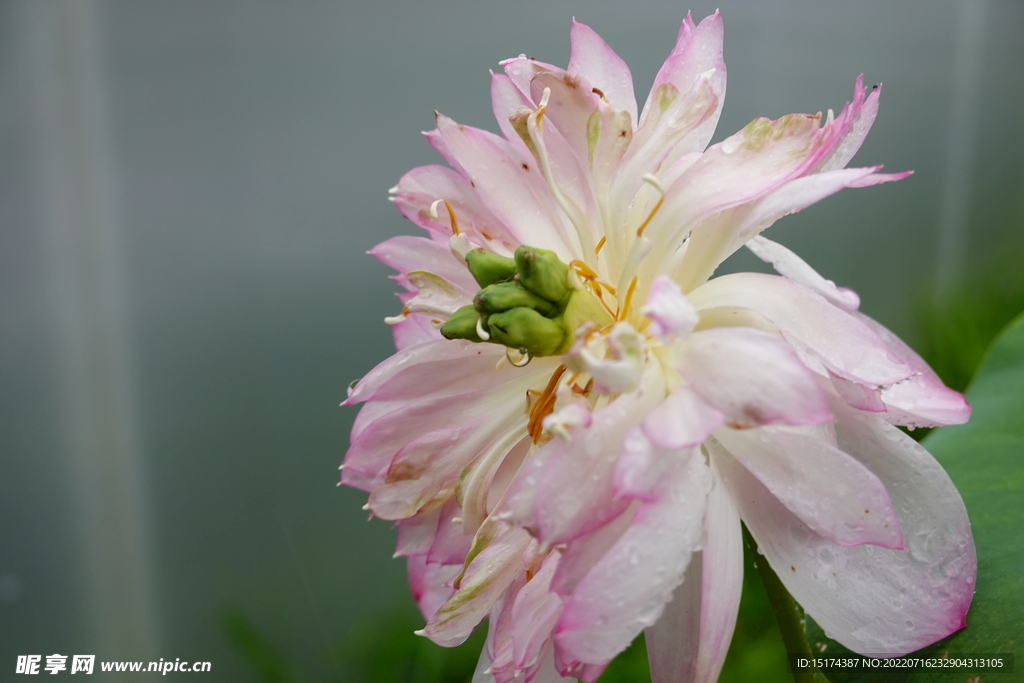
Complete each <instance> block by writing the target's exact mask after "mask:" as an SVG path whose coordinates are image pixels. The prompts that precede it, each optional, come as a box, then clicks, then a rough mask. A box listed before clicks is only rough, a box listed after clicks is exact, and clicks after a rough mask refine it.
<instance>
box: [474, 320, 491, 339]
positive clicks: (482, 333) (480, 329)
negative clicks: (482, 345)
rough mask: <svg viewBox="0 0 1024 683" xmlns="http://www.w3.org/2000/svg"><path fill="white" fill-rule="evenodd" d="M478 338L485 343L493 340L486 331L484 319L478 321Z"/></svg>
mask: <svg viewBox="0 0 1024 683" xmlns="http://www.w3.org/2000/svg"><path fill="white" fill-rule="evenodd" d="M476 336H478V337H480V338H481V339H483V340H484V341H487V340H488V339H490V338H491V335H489V334H487V330H485V329H484V321H483V318H477V319H476Z"/></svg>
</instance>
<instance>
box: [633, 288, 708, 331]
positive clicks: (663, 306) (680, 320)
mask: <svg viewBox="0 0 1024 683" xmlns="http://www.w3.org/2000/svg"><path fill="white" fill-rule="evenodd" d="M640 312H641V313H643V314H644V315H645V316H646V317H647V318H648V319H650V321H651V324H650V327H649V328H648V332H649V333H650V334H652V335H654V336H655V337H657V338H658V339H661V340H662V341H665V340H666V338H668V337H673V336H676V335H680V336H682V337H684V338H685V337H686V336H688V335H689V334H690V332H691V331H692V330H693V328H694V327H695V326H696V325H697V322H698V321H699V320H700V316H699V315H698V314H697V309H695V308H694V307H693V304H691V303H690V301H689V299H687V298H686V296H685V295H684V294H683V292H682V290H681V289H679V285H677V284H676V283H675V282H674V281H673V280H672V278H670V277H668V276H666V275H659V276H657V277H656V278H654V281H653V282H651V289H650V291H649V292H648V294H647V302H646V303H645V304H644V305H643V308H641V309H640Z"/></svg>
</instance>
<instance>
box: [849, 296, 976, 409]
mask: <svg viewBox="0 0 1024 683" xmlns="http://www.w3.org/2000/svg"><path fill="white" fill-rule="evenodd" d="M857 319H858V320H860V321H861V322H862V323H864V324H865V325H867V326H868V327H869V328H871V329H872V330H873V331H874V332H875V333H876V334H878V336H879V337H880V338H881V339H882V341H883V342H885V344H886V346H888V348H889V351H890V352H891V353H892V354H893V355H894V356H896V357H897V358H899V359H900V360H901V361H903V362H904V363H906V364H907V365H909V366H910V367H911V368H913V369H914V370H915V374H914V375H912V376H911V377H909V378H907V379H906V380H903V381H900V382H897V383H895V384H893V385H891V386H888V387H883V388H882V392H881V394H882V396H881V398H882V402H883V403H884V404H885V406H886V414H885V415H884V416H883V417H884V418H885V420H886V421H887V422H890V423H892V424H897V425H906V426H912V427H937V426H940V425H957V424H963V423H964V422H967V419H968V418H969V417H970V416H971V406H970V404H968V403H967V399H965V398H964V396H963V394H961V393H960V392H958V391H954V390H952V389H950V388H949V387H947V386H946V385H944V384H943V383H942V380H941V379H939V376H938V375H936V374H935V371H934V370H932V369H931V368H930V367H929V366H928V364H927V363H926V362H924V359H922V358H921V356H919V355H917V353H916V352H915V351H914V350H913V349H911V348H910V347H909V346H907V345H906V344H904V343H903V340H901V339H900V338H899V337H897V336H896V335H895V334H893V333H892V332H890V331H889V330H888V329H886V328H885V327H883V326H882V325H881V324H880V323H878V322H877V321H875V320H872V319H871V318H869V317H868V316H866V315H863V314H858V315H857ZM855 407H856V406H855Z"/></svg>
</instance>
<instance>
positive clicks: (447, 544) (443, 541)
mask: <svg viewBox="0 0 1024 683" xmlns="http://www.w3.org/2000/svg"><path fill="white" fill-rule="evenodd" d="M461 514H462V509H461V508H460V507H459V502H458V501H457V500H456V499H455V496H452V497H451V498H449V499H448V501H447V502H445V504H444V505H443V506H441V508H440V514H439V515H438V523H437V533H436V534H435V535H434V539H433V543H431V544H430V549H429V550H428V551H427V562H434V563H436V564H458V565H461V564H462V563H463V562H465V561H466V555H467V554H468V553H469V547H470V542H471V541H472V540H473V539H472V538H471V537H470V536H468V535H466V534H465V533H463V531H462V524H459V523H458V522H456V521H454V520H455V519H457V518H458V517H459V515H461ZM399 524H401V522H399Z"/></svg>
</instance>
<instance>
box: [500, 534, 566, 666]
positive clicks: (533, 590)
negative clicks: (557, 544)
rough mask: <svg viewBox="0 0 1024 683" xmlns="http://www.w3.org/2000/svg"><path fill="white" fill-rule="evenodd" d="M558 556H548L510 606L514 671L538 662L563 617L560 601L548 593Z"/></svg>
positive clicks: (556, 596) (550, 592)
mask: <svg viewBox="0 0 1024 683" xmlns="http://www.w3.org/2000/svg"><path fill="white" fill-rule="evenodd" d="M560 557H561V554H560V553H558V552H552V553H550V554H549V555H548V556H547V557H546V558H545V559H544V562H543V564H542V565H541V567H540V569H539V570H538V571H537V573H536V574H534V576H533V578H532V579H530V580H529V581H527V582H526V585H525V586H523V587H522V588H521V589H520V590H519V593H518V594H517V595H516V599H515V603H514V604H513V606H512V624H513V627H512V650H513V654H514V657H513V661H514V663H515V668H516V669H525V668H527V667H529V666H532V665H533V664H535V663H536V662H537V660H538V659H540V655H541V653H542V652H543V646H544V644H545V643H546V642H547V641H548V640H549V639H550V637H551V629H552V628H554V626H555V624H556V623H557V622H558V617H559V615H561V613H562V599H561V598H560V597H559V596H558V594H556V593H554V592H552V591H551V577H552V576H554V574H555V569H556V568H557V567H558V560H559V558H560Z"/></svg>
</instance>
